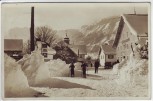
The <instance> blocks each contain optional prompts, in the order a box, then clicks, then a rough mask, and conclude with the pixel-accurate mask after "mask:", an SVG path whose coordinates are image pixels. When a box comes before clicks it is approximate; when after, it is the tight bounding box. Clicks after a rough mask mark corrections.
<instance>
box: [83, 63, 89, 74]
mask: <svg viewBox="0 0 153 101" xmlns="http://www.w3.org/2000/svg"><path fill="white" fill-rule="evenodd" d="M81 67H82V71H83V74H84V75H86V69H87V67H88V65H87V64H86V63H83V64H82V65H81Z"/></svg>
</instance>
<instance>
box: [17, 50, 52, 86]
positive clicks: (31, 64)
mask: <svg viewBox="0 0 153 101" xmlns="http://www.w3.org/2000/svg"><path fill="white" fill-rule="evenodd" d="M18 63H19V64H21V68H22V70H23V72H24V73H25V75H26V76H27V79H28V82H29V85H35V84H37V83H39V82H41V81H43V80H46V79H48V78H49V77H50V75H49V69H48V68H45V67H43V64H44V57H43V56H42V55H41V54H40V53H39V52H38V51H35V52H33V53H32V54H31V55H26V56H24V57H23V59H21V60H20V61H19V62H18Z"/></svg>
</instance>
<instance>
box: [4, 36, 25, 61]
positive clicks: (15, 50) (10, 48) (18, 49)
mask: <svg viewBox="0 0 153 101" xmlns="http://www.w3.org/2000/svg"><path fill="white" fill-rule="evenodd" d="M4 52H5V53H6V54H7V55H8V56H10V57H12V58H14V59H16V60H19V59H21V58H22V57H23V53H22V52H23V40H22V39H4Z"/></svg>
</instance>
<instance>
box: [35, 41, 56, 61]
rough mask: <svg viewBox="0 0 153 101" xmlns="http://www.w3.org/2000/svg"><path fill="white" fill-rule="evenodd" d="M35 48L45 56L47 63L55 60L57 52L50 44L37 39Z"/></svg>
mask: <svg viewBox="0 0 153 101" xmlns="http://www.w3.org/2000/svg"><path fill="white" fill-rule="evenodd" d="M35 46H36V48H35V49H37V50H38V51H39V52H40V53H41V54H42V55H43V56H44V61H45V62H47V61H50V60H53V57H54V55H55V54H56V51H55V50H54V49H52V48H51V47H50V45H49V44H47V43H45V42H42V41H41V40H40V39H38V38H36V45H35Z"/></svg>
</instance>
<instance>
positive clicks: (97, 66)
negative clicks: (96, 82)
mask: <svg viewBox="0 0 153 101" xmlns="http://www.w3.org/2000/svg"><path fill="white" fill-rule="evenodd" d="M99 65H100V64H99V60H98V59H97V60H96V61H95V65H94V66H95V73H98V68H99Z"/></svg>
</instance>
